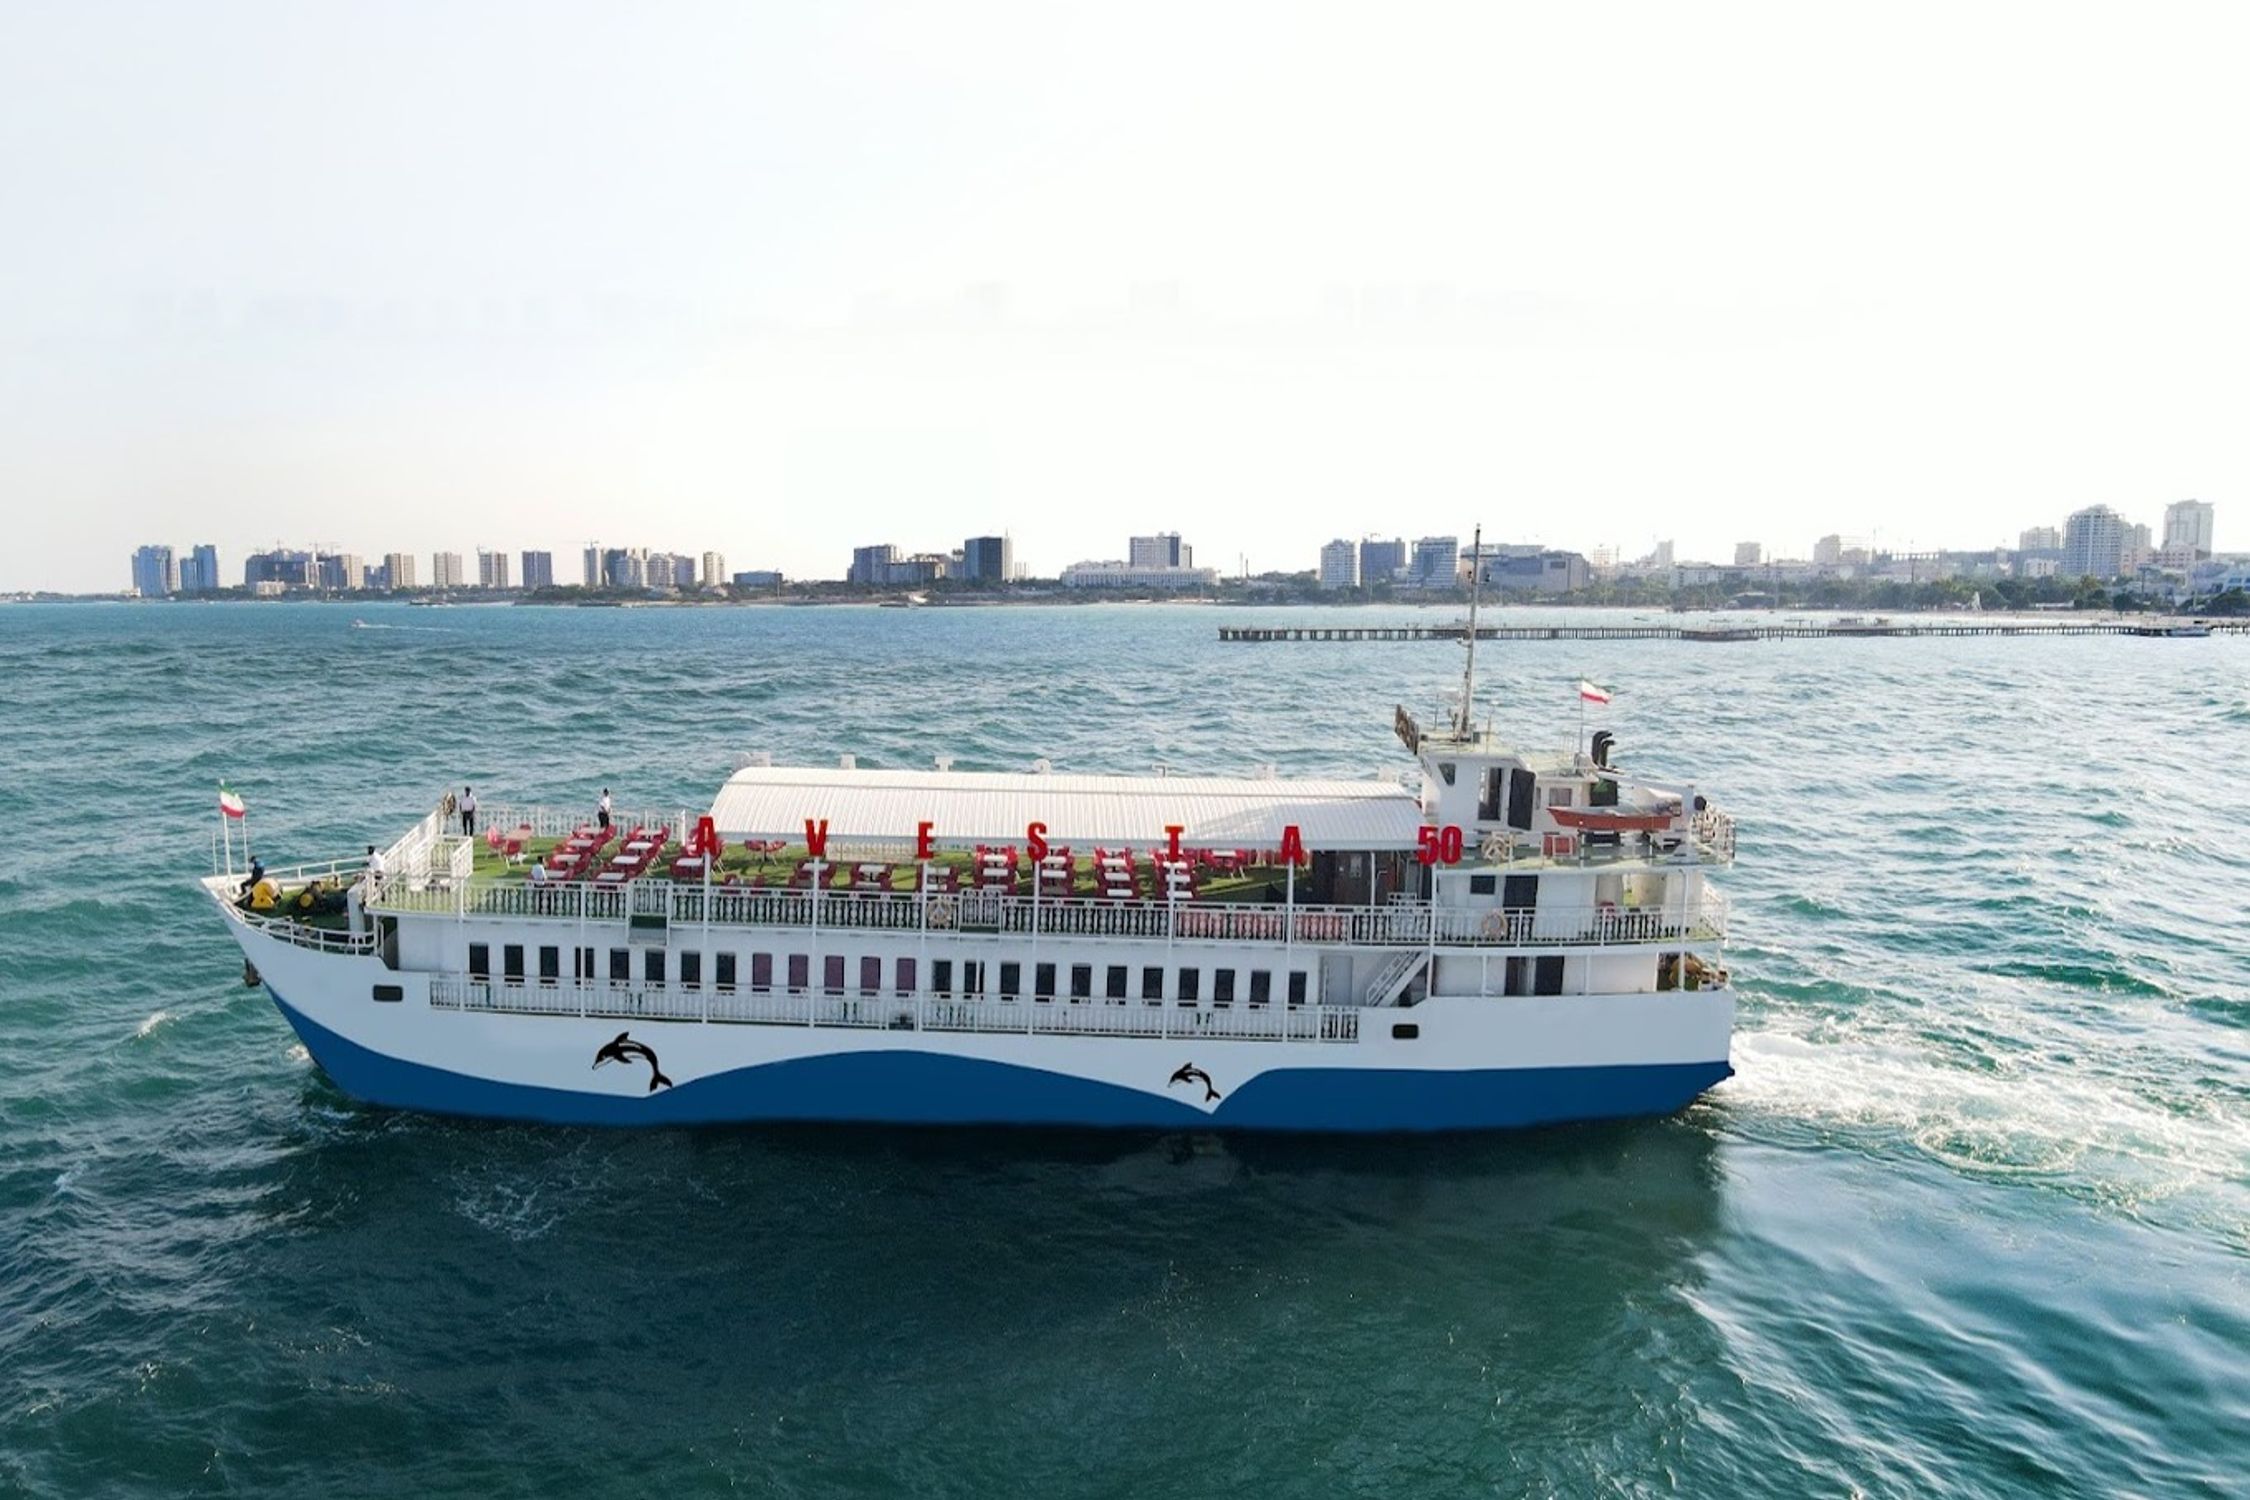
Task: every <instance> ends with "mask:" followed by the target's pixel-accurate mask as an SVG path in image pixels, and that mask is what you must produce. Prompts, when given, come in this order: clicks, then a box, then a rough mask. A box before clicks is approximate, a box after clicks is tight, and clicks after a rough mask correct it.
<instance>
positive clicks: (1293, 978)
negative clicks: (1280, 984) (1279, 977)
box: [1289, 969, 1308, 1006]
mask: <svg viewBox="0 0 2250 1500" xmlns="http://www.w3.org/2000/svg"><path fill="white" fill-rule="evenodd" d="M1307 988H1308V986H1307V984H1306V982H1305V971H1304V970H1303V969H1291V970H1290V971H1289V1003H1290V1004H1291V1005H1292V1006H1296V1005H1302V1004H1304V1003H1305V991H1306V989H1307Z"/></svg>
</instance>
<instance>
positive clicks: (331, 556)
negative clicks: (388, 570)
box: [315, 552, 367, 594]
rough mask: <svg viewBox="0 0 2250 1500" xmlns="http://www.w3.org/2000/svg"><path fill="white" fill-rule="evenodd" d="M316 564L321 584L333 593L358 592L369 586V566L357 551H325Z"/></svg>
mask: <svg viewBox="0 0 2250 1500" xmlns="http://www.w3.org/2000/svg"><path fill="white" fill-rule="evenodd" d="M315 566H316V567H317V569H318V571H319V577H320V586H321V587H322V588H324V589H326V590H328V592H330V593H332V594H349V593H356V592H357V591H358V590H360V589H362V588H365V587H366V586H367V568H366V566H365V565H364V564H363V563H361V562H360V560H359V554H357V553H356V552H323V553H322V554H321V555H320V558H319V560H318V562H317V563H316V565H315Z"/></svg>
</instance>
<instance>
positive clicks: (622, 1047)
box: [594, 1031, 672, 1094]
mask: <svg viewBox="0 0 2250 1500" xmlns="http://www.w3.org/2000/svg"><path fill="white" fill-rule="evenodd" d="M635 1061H639V1062H645V1063H647V1064H648V1091H649V1092H650V1093H652V1094H653V1093H655V1092H656V1091H657V1089H658V1088H660V1087H661V1088H670V1087H671V1086H672V1080H671V1079H669V1078H666V1077H665V1076H664V1070H663V1069H662V1068H660V1067H658V1066H657V1065H656V1049H655V1048H654V1047H651V1046H650V1045H649V1044H648V1043H646V1042H636V1041H634V1040H633V1034H632V1033H631V1032H630V1031H620V1032H619V1033H617V1036H616V1038H615V1039H614V1040H611V1041H608V1042H604V1043H603V1044H602V1046H601V1048H600V1050H599V1051H597V1052H595V1054H594V1066H595V1067H597V1068H598V1067H600V1066H601V1065H602V1064H603V1063H622V1062H635Z"/></svg>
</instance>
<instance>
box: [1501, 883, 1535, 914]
mask: <svg viewBox="0 0 2250 1500" xmlns="http://www.w3.org/2000/svg"><path fill="white" fill-rule="evenodd" d="M1538 905H1539V877H1538V876H1536V875H1510V876H1509V877H1508V878H1507V879H1505V880H1503V881H1502V882H1501V883H1500V909H1501V910H1502V911H1530V910H1532V909H1533V908H1534V907H1536V906H1538Z"/></svg>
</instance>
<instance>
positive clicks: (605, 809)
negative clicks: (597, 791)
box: [594, 786, 609, 833]
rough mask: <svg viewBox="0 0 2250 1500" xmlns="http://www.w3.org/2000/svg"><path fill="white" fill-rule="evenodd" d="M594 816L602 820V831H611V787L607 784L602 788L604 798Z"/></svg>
mask: <svg viewBox="0 0 2250 1500" xmlns="http://www.w3.org/2000/svg"><path fill="white" fill-rule="evenodd" d="M594 816H595V817H596V818H598V819H600V820H601V825H602V832H604V833H607V832H609V788H608V787H606V786H605V787H603V788H602V800H601V802H600V804H599V805H598V806H597V807H596V808H595V810H594Z"/></svg>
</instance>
